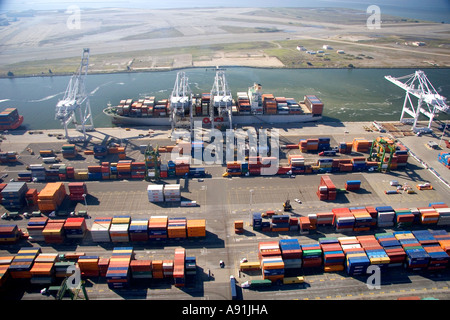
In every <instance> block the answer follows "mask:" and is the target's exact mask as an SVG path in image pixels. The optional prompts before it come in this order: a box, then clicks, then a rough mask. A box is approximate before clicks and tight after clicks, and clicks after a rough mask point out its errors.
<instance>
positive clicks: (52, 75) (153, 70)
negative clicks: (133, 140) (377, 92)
mask: <svg viewBox="0 0 450 320" xmlns="http://www.w3.org/2000/svg"><path fill="white" fill-rule="evenodd" d="M215 67H216V66H192V67H181V68H161V69H142V70H130V71H126V70H118V71H105V72H101V71H94V72H90V71H88V75H113V74H137V73H151V72H168V71H177V70H187V69H211V68H215ZM219 67H220V68H249V69H266V70H272V69H273V70H353V69H354V70H358V69H359V70H371V69H372V70H377V69H379V70H382V69H386V70H392V69H399V70H401V69H441V70H444V69H450V66H449V67H446V66H439V67H434V66H408V67H406V66H402V67H386V66H382V67H381V66H380V67H353V68H350V67H309V68H305V67H299V68H294V67H267V66H264V67H256V66H245V65H242V66H236V65H229V66H227V65H220V66H219ZM73 74H74V73H58V72H55V73H52V74H25V75H18V76H12V77H8V76H5V75H0V79H21V78H38V77H42V78H44V77H45V78H47V77H65V76H72V75H73Z"/></svg>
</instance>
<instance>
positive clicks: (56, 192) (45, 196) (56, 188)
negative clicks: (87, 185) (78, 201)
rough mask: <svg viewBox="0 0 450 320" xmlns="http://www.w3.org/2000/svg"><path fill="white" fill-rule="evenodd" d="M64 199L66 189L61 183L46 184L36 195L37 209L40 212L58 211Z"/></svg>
mask: <svg viewBox="0 0 450 320" xmlns="http://www.w3.org/2000/svg"><path fill="white" fill-rule="evenodd" d="M65 197H66V188H65V187H64V184H63V183H62V182H51V183H47V185H46V186H45V187H44V189H42V190H41V192H39V195H38V207H39V210H40V211H41V212H51V211H55V210H57V209H58V207H59V206H60V205H61V204H62V202H63V201H64V199H65Z"/></svg>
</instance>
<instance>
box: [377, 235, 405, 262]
mask: <svg viewBox="0 0 450 320" xmlns="http://www.w3.org/2000/svg"><path fill="white" fill-rule="evenodd" d="M375 239H377V241H378V243H380V245H381V246H382V247H383V249H384V251H385V252H386V254H387V255H388V257H389V260H390V262H389V267H401V266H403V262H404V261H405V259H406V253H405V250H404V249H403V247H402V246H401V244H400V241H398V240H397V238H396V237H395V236H394V234H393V233H377V234H375Z"/></svg>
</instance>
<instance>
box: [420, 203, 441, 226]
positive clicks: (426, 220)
mask: <svg viewBox="0 0 450 320" xmlns="http://www.w3.org/2000/svg"><path fill="white" fill-rule="evenodd" d="M418 209H419V212H420V223H421V224H427V225H435V224H437V223H438V221H439V213H438V212H437V211H436V209H434V208H429V207H425V208H418Z"/></svg>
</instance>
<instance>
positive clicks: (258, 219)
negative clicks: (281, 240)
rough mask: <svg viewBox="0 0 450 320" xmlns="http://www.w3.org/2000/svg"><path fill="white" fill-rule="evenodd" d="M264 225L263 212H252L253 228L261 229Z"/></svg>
mask: <svg viewBox="0 0 450 320" xmlns="http://www.w3.org/2000/svg"><path fill="white" fill-rule="evenodd" d="M261 225H262V215H261V212H254V213H253V214H252V226H253V230H261V227H262V226H261Z"/></svg>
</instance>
